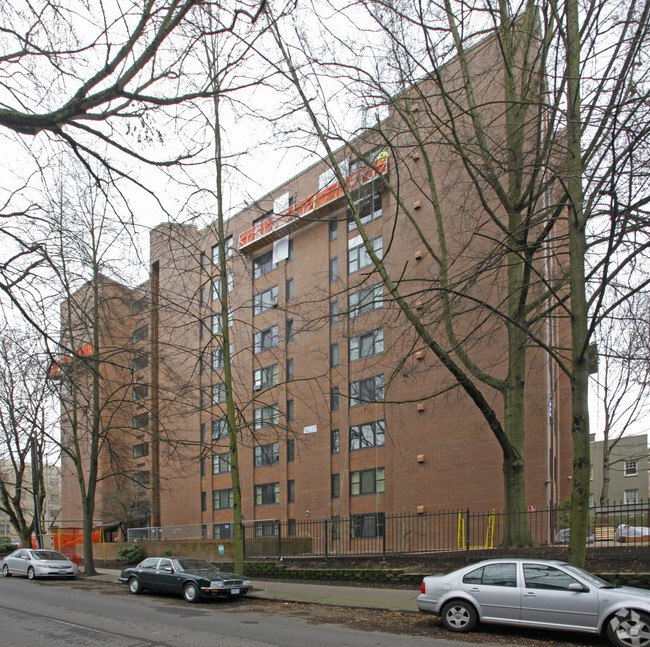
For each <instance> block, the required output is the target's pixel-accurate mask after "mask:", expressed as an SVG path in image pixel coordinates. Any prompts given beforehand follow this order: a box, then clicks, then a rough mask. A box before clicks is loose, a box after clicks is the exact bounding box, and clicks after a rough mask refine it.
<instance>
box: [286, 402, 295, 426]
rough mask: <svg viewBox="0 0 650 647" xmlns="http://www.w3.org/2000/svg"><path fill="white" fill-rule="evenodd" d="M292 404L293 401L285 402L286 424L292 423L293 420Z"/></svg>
mask: <svg viewBox="0 0 650 647" xmlns="http://www.w3.org/2000/svg"><path fill="white" fill-rule="evenodd" d="M294 416H295V413H294V404H293V399H289V400H287V422H293V420H294Z"/></svg>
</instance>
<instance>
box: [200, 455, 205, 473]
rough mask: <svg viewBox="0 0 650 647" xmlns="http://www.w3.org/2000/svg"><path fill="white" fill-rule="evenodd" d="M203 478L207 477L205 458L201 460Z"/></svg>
mask: <svg viewBox="0 0 650 647" xmlns="http://www.w3.org/2000/svg"><path fill="white" fill-rule="evenodd" d="M200 462H201V476H205V458H202V459H201V461H200Z"/></svg>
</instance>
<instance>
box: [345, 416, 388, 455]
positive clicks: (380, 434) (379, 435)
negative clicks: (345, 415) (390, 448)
mask: <svg viewBox="0 0 650 647" xmlns="http://www.w3.org/2000/svg"><path fill="white" fill-rule="evenodd" d="M385 439H386V432H385V426H384V421H383V420H377V421H375V422H367V423H365V424H363V425H354V426H353V427H350V449H351V450H353V451H354V450H357V449H366V448H368V447H381V446H383V445H384V443H385Z"/></svg>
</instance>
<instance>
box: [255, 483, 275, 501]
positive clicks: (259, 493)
mask: <svg viewBox="0 0 650 647" xmlns="http://www.w3.org/2000/svg"><path fill="white" fill-rule="evenodd" d="M273 503H280V483H264V484H262V485H256V486H255V505H271V504H273Z"/></svg>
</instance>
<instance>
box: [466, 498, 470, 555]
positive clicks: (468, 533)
mask: <svg viewBox="0 0 650 647" xmlns="http://www.w3.org/2000/svg"><path fill="white" fill-rule="evenodd" d="M469 519H470V514H469V508H467V511H466V512H465V556H466V560H467V563H468V564H469V536H470V531H469Z"/></svg>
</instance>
